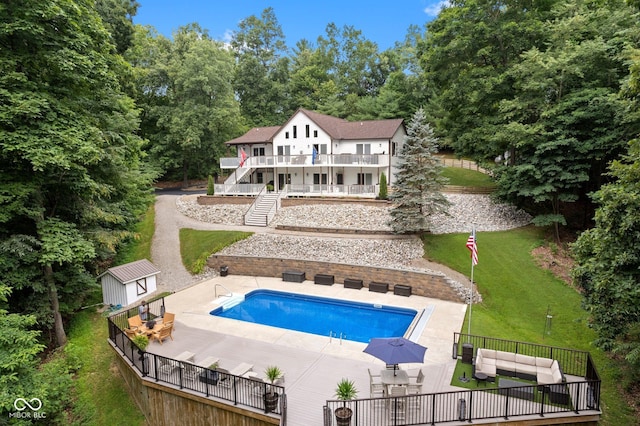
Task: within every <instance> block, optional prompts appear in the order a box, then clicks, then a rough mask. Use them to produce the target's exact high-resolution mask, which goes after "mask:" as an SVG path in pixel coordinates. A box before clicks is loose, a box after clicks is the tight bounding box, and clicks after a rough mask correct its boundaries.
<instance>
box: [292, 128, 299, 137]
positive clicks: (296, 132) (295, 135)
mask: <svg viewBox="0 0 640 426" xmlns="http://www.w3.org/2000/svg"><path fill="white" fill-rule="evenodd" d="M293 138H294V139H297V138H298V126H293Z"/></svg>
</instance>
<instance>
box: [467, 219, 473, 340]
mask: <svg viewBox="0 0 640 426" xmlns="http://www.w3.org/2000/svg"><path fill="white" fill-rule="evenodd" d="M473 233H474V234H475V229H474V232H473ZM469 294H470V296H469V326H468V332H467V334H468V335H469V336H471V307H472V306H473V256H471V285H470V287H469Z"/></svg>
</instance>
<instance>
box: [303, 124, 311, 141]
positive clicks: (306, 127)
mask: <svg viewBox="0 0 640 426" xmlns="http://www.w3.org/2000/svg"><path fill="white" fill-rule="evenodd" d="M310 130H311V129H309V125H308V124H307V125H306V126H304V133H305V136H306V137H307V138H308V137H309V131H310Z"/></svg>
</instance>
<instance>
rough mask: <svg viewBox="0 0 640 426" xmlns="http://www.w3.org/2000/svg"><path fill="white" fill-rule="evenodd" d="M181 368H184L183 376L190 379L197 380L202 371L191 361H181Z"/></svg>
mask: <svg viewBox="0 0 640 426" xmlns="http://www.w3.org/2000/svg"><path fill="white" fill-rule="evenodd" d="M180 368H182V376H183V377H186V378H187V379H189V380H195V379H196V377H198V375H199V374H200V371H201V370H200V369H199V368H198V367H197V366H195V365H193V364H191V363H190V362H181V363H180Z"/></svg>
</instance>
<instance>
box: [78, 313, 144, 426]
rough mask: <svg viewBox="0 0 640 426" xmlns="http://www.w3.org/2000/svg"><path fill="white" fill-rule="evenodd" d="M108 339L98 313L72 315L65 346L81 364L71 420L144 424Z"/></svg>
mask: <svg viewBox="0 0 640 426" xmlns="http://www.w3.org/2000/svg"><path fill="white" fill-rule="evenodd" d="M107 337H108V330H107V324H106V321H105V319H104V317H102V315H100V314H99V313H97V312H95V311H89V310H86V311H82V312H80V313H78V314H76V315H75V316H74V318H73V321H72V324H71V326H70V332H69V343H68V345H72V346H73V347H74V351H77V353H80V354H82V358H81V359H82V360H83V365H82V368H81V369H80V370H79V371H78V374H77V376H76V379H75V389H76V395H77V399H76V403H75V404H74V408H73V417H74V418H75V419H78V422H79V423H80V424H92V425H108V424H113V423H114V420H115V419H117V423H118V424H119V425H126V426H129V425H130V426H141V425H144V424H145V417H144V416H143V415H142V413H141V412H140V410H139V409H138V407H137V406H136V405H135V404H134V402H133V399H132V398H131V396H129V393H128V392H127V391H126V388H127V387H126V384H125V382H124V380H123V378H122V376H120V373H119V371H118V369H117V368H116V367H115V357H116V355H115V354H114V353H113V351H112V350H111V349H110V348H109V347H108V346H107V345H108V344H107Z"/></svg>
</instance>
